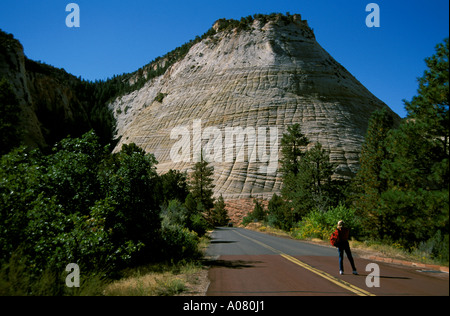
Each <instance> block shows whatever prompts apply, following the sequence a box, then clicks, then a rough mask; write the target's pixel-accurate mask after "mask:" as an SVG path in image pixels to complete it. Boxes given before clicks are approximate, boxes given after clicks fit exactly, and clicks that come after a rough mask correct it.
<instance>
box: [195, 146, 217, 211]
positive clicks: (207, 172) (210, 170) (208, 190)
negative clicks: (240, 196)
mask: <svg viewBox="0 0 450 316" xmlns="http://www.w3.org/2000/svg"><path fill="white" fill-rule="evenodd" d="M213 175H214V167H212V166H209V164H208V162H207V161H206V160H204V159H203V154H202V155H201V160H200V161H199V162H197V163H196V164H195V165H194V171H193V172H192V174H191V179H190V182H189V186H190V191H191V194H192V197H193V198H194V199H195V200H196V201H197V204H201V205H202V207H203V208H204V209H205V211H207V212H209V213H210V210H211V208H212V207H214V198H213V193H214V192H213V189H214V184H213V181H214V179H213ZM209 215H211V214H209ZM208 218H209V219H210V216H208Z"/></svg>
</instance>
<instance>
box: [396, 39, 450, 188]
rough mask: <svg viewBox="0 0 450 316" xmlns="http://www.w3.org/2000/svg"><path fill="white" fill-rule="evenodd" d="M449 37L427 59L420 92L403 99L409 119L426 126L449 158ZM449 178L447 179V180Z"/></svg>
mask: <svg viewBox="0 0 450 316" xmlns="http://www.w3.org/2000/svg"><path fill="white" fill-rule="evenodd" d="M448 58H449V39H448V37H447V38H446V39H444V42H443V43H439V44H438V45H436V53H435V54H434V55H433V56H431V57H429V58H426V59H425V63H426V65H427V67H428V69H427V70H425V72H424V74H423V76H422V77H420V78H418V83H419V88H418V90H417V95H416V96H414V97H413V98H412V100H411V101H406V100H404V103H405V109H406V110H407V112H408V118H409V119H413V120H420V121H422V122H424V124H425V125H426V131H425V132H426V133H427V135H428V136H429V137H433V138H435V141H436V142H438V143H439V145H440V146H439V147H441V154H442V155H444V156H445V155H447V157H448V150H449V149H448V143H449V130H450V129H449V124H450V120H449V112H448V109H449V85H448V83H449V71H448V69H449V60H448ZM447 180H448V179H447Z"/></svg>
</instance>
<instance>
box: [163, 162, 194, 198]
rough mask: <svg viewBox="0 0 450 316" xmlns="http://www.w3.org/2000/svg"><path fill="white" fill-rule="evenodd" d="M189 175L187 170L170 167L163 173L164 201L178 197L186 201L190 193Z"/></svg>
mask: <svg viewBox="0 0 450 316" xmlns="http://www.w3.org/2000/svg"><path fill="white" fill-rule="evenodd" d="M186 179H187V176H186V173H185V172H180V171H178V170H172V169H170V170H169V171H168V172H166V173H165V174H163V175H161V186H162V188H161V189H162V196H163V197H164V201H163V202H164V203H165V204H167V203H168V202H169V201H170V200H174V199H177V200H178V201H180V202H184V201H185V200H186V197H187V196H188V194H189V189H188V183H187V180H186Z"/></svg>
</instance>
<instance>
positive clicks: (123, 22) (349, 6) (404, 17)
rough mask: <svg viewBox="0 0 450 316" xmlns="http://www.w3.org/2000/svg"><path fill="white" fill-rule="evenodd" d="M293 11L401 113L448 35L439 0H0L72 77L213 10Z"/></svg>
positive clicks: (165, 46)
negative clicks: (75, 12) (74, 16)
mask: <svg viewBox="0 0 450 316" xmlns="http://www.w3.org/2000/svg"><path fill="white" fill-rule="evenodd" d="M71 2H75V3H77V4H78V5H79V7H80V27H79V28H68V27H67V26H66V24H65V20H66V16H67V15H68V14H69V13H68V12H66V11H65V8H66V5H67V4H69V3H71ZM371 2H375V3H377V4H378V5H379V7H380V23H381V25H380V27H379V28H368V27H367V26H366V24H365V19H366V16H367V15H368V14H369V12H366V11H365V8H366V5H367V4H369V3H371ZM272 12H281V13H286V12H290V13H291V14H294V13H300V14H301V15H302V17H303V19H307V20H308V22H309V25H310V26H311V27H312V28H313V29H314V32H315V34H316V39H317V41H318V42H319V44H320V45H321V46H322V47H324V48H325V49H326V50H327V51H328V52H329V53H330V54H331V55H332V56H333V57H334V58H335V59H336V60H337V61H338V62H340V63H341V64H342V65H343V66H344V67H345V68H347V69H348V70H349V71H350V72H351V73H352V74H353V75H354V76H355V77H356V78H357V79H358V80H359V81H360V82H361V83H362V84H364V85H365V86H366V87H367V88H368V89H369V90H370V91H371V92H372V93H373V94H374V95H376V96H377V97H378V98H380V99H381V100H382V101H384V102H385V103H386V104H388V105H389V106H390V107H391V108H392V109H393V110H394V111H395V112H397V113H398V114H399V115H400V116H402V117H404V116H405V115H406V112H405V111H404V105H403V102H402V99H408V100H410V99H411V98H412V96H414V95H415V94H416V90H417V80H416V78H417V77H419V76H421V75H422V74H423V71H424V70H425V63H424V59H425V58H426V57H428V56H431V55H432V54H433V53H434V47H435V45H436V44H437V43H439V42H442V40H443V39H444V38H445V37H448V29H449V13H448V12H449V2H448V0H410V1H405V0H401V1H400V0H314V1H313V0H295V1H292V0H289V1H288V0H272V1H266V0H257V1H253V0H252V1H246V0H240V1H236V0H227V1H214V0H212V1H211V0H201V1H195V0H191V1H186V0H184V1H178V0H177V1H175V0H174V1H162V0H161V1H153V0H127V1H123V0H109V1H98V0H42V1H38V0H0V28H1V29H2V30H3V31H6V32H8V33H12V34H14V36H15V38H17V39H18V40H20V42H21V43H22V45H23V46H24V49H25V54H26V55H27V56H28V57H29V58H31V59H34V60H41V61H44V62H46V63H48V64H50V65H53V66H56V67H59V68H64V69H65V70H66V71H68V72H69V73H72V74H74V75H76V76H81V77H82V78H85V79H89V80H95V79H106V78H108V77H112V76H113V75H114V74H122V73H124V72H132V71H135V70H136V69H138V68H140V67H141V66H143V65H145V64H147V63H148V62H150V61H151V60H153V59H154V58H156V57H158V56H161V55H164V54H165V53H167V52H169V51H171V50H172V49H174V48H176V47H178V46H180V45H182V44H184V43H185V42H187V41H189V40H190V39H193V38H195V36H196V35H202V34H203V33H205V32H206V31H207V30H208V29H209V28H210V27H211V26H212V24H213V23H214V21H216V20H217V19H219V18H234V19H240V18H241V17H243V16H248V15H253V14H255V13H266V14H268V13H272Z"/></svg>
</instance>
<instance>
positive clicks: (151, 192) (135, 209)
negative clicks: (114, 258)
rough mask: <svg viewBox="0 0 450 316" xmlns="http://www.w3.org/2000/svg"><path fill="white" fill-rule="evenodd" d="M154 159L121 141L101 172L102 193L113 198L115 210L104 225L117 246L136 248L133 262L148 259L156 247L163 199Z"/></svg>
mask: <svg viewBox="0 0 450 316" xmlns="http://www.w3.org/2000/svg"><path fill="white" fill-rule="evenodd" d="M156 163H157V162H156V159H155V157H154V156H153V155H152V154H147V153H145V151H144V150H143V149H141V148H139V147H138V146H136V144H134V143H132V144H129V145H123V146H122V150H121V151H120V152H119V153H117V154H115V155H114V156H113V157H112V158H111V160H110V161H109V162H108V165H107V166H106V167H105V168H104V169H103V171H102V172H101V174H100V184H101V189H102V193H103V194H102V195H103V196H105V197H106V198H110V199H112V200H113V201H114V202H115V212H114V213H113V214H110V216H109V217H107V218H106V220H105V229H111V230H112V233H113V234H112V239H113V242H114V244H115V246H116V247H117V248H120V246H121V245H125V246H126V247H128V249H134V250H136V252H139V255H137V254H136V255H135V256H134V258H133V259H134V260H135V262H136V260H137V261H148V260H151V256H152V255H154V253H157V251H158V250H159V245H160V244H159V242H160V238H159V234H158V231H159V229H160V227H161V220H160V217H159V214H160V205H161V204H162V200H161V195H160V192H159V190H158V187H159V183H160V179H159V178H158V175H157V173H156ZM152 251H153V252H154V253H153V254H152ZM124 258H127V259H131V257H129V256H124Z"/></svg>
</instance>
